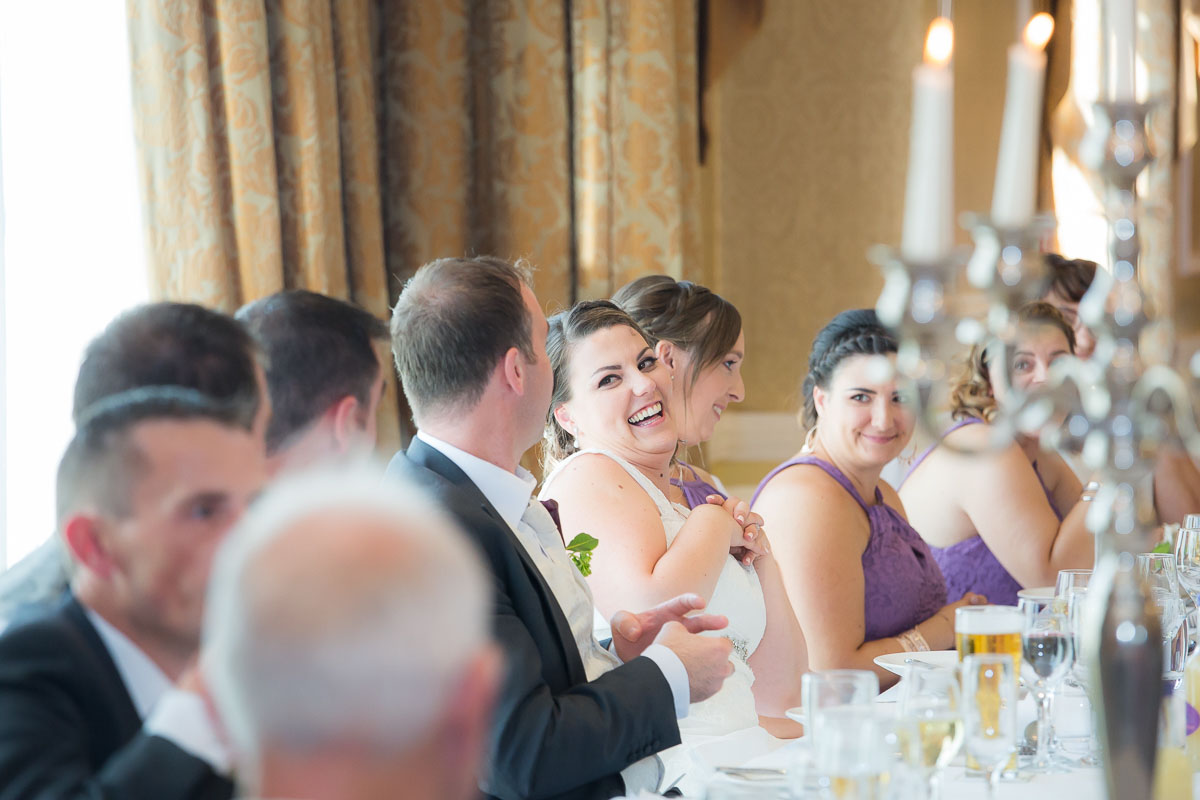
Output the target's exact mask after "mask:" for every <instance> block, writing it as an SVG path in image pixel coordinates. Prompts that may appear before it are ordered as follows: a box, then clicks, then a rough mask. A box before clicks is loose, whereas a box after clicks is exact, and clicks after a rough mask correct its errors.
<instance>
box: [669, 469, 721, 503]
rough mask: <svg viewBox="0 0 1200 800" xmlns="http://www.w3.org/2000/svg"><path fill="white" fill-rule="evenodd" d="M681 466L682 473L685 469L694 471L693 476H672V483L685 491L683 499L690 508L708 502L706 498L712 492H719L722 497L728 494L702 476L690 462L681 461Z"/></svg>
mask: <svg viewBox="0 0 1200 800" xmlns="http://www.w3.org/2000/svg"><path fill="white" fill-rule="evenodd" d="M679 466H680V467H681V468H682V469H681V470H680V474H681V475H682V474H683V470H685V469H686V470H687V471H688V472H690V473H692V477H691V478H682V479H680V478H671V485H672V486H678V487H679V488H680V489H681V490H682V491H683V499H684V500H686V501H687V507H688V508H695V507H696V506H702V505H704V503H705V502H706V500H705V498H706V497H708V496H709V495H710V494H719V495H721V497H725V496H726V495H725V493H724V492H722V491H721V490H720V489H718V488H717V487H715V486H713V485H712V484H711V483H709V482H708V481H706V480H704V479H703V478H701V477H700V474H699V473H697V472H696V470H695V469H694V468H693V467H692V466H691V465H690V464H685V463H683V462H682V461H680V462H679Z"/></svg>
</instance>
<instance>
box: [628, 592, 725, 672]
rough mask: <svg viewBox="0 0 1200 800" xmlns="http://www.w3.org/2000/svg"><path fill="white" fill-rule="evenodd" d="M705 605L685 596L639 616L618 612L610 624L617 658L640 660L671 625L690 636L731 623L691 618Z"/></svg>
mask: <svg viewBox="0 0 1200 800" xmlns="http://www.w3.org/2000/svg"><path fill="white" fill-rule="evenodd" d="M704 606H705V601H704V598H703V597H701V596H700V595H697V594H681V595H679V596H678V597H673V598H671V599H670V600H668V601H666V602H665V603H660V604H659V605H657V606H655V607H654V608H651V609H649V610H647V611H642V612H641V613H638V614H634V613H632V612H630V611H618V612H617V613H616V614H613V617H612V619H611V620H610V621H609V624H610V625H611V626H612V641H613V648H614V649H615V650H616V651H617V656H618V657H619V658H620V659H621V660H622V661H630V660H632V659H634V658H637V657H638V656H640V655H641V654H642V651H643V650H645V649H646V648H647V647H649V646H650V645H651V644H653V643H654V642H655V641H656V640H657V638H658V636H659V633H660V631H661V630H662V628H663V626H664V625H667V624H668V623H676V624H679V625H681V626H683V628H684V629H685V630H686V631H688V632H689V633H700V632H701V631H718V630H721V629H722V628H724V627H725V626H726V625H728V624H729V620H727V619H726V618H725V617H723V616H721V615H719V614H696V615H694V616H690V617H689V616H688V614H690V613H691V612H693V611H699V610H700V609H702V608H704Z"/></svg>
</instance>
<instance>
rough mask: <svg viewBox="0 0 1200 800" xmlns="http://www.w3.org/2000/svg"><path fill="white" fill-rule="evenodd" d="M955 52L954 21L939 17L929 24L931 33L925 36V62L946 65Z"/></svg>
mask: <svg viewBox="0 0 1200 800" xmlns="http://www.w3.org/2000/svg"><path fill="white" fill-rule="evenodd" d="M953 53H954V23H952V22H951V21H950V20H948V19H946V18H945V17H938V18H937V19H935V20H934V21H933V22H931V23H930V24H929V34H928V35H927V36H926V37H925V63H926V64H933V65H936V66H939V67H940V66H944V65H946V64H948V63H950V56H951V55H952V54H953Z"/></svg>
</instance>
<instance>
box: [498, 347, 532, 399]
mask: <svg viewBox="0 0 1200 800" xmlns="http://www.w3.org/2000/svg"><path fill="white" fill-rule="evenodd" d="M497 369H499V370H500V371H501V374H502V376H503V378H504V383H505V385H506V386H507V387H508V388H509V389H510V390H512V391H513V392H515V393H517V394H518V395H523V394H525V375H526V371H527V369H528V365H527V364H526V363H525V357H524V356H522V355H521V351H520V350H518V349H517V348H515V347H510V348H508V352H506V353H505V354H504V360H503V361H501V362H500V364H499V365H498V367H497Z"/></svg>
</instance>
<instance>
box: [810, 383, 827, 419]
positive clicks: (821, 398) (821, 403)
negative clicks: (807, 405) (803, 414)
mask: <svg viewBox="0 0 1200 800" xmlns="http://www.w3.org/2000/svg"><path fill="white" fill-rule="evenodd" d="M812 393H813V406H814V407H815V408H816V409H817V414H821V413H823V412H824V411H825V390H823V389H822V388H821V387H820V386H814V387H813V390H812Z"/></svg>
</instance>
